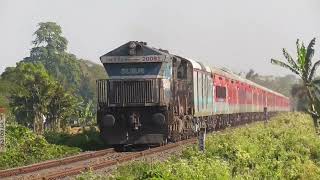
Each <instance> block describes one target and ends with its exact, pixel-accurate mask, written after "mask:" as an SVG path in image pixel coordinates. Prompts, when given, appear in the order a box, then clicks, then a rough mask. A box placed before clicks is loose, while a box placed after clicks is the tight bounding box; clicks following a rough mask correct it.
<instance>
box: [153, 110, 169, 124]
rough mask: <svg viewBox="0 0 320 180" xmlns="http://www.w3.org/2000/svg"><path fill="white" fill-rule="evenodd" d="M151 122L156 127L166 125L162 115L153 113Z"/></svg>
mask: <svg viewBox="0 0 320 180" xmlns="http://www.w3.org/2000/svg"><path fill="white" fill-rule="evenodd" d="M152 122H154V123H155V124H157V125H164V124H165V123H166V117H165V116H164V115H163V114H162V113H155V114H153V115H152Z"/></svg>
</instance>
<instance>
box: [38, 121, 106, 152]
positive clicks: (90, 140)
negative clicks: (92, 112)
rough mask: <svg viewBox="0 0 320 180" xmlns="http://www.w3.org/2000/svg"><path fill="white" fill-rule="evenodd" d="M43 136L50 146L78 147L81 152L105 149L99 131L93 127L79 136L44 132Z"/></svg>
mask: <svg viewBox="0 0 320 180" xmlns="http://www.w3.org/2000/svg"><path fill="white" fill-rule="evenodd" d="M44 136H45V138H46V140H47V141H48V142H49V143H51V144H59V145H66V146H70V147H78V148H80V149H81V150H83V151H87V150H98V149H104V148H106V146H105V143H104V142H103V141H102V140H101V138H100V133H99V131H97V130H96V128H94V127H91V128H90V129H89V130H86V129H85V130H84V131H83V132H82V133H80V134H68V133H64V132H61V133H57V132H46V133H45V135H44Z"/></svg>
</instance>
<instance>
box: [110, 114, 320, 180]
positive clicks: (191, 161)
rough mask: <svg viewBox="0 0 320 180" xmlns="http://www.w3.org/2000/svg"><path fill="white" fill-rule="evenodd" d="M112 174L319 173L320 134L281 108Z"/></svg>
mask: <svg viewBox="0 0 320 180" xmlns="http://www.w3.org/2000/svg"><path fill="white" fill-rule="evenodd" d="M111 178H112V179H253V178H256V179H320V139H319V137H318V136H317V135H316V133H315V130H314V127H313V124H312V120H311V117H310V116H308V115H306V114H303V113H283V114H280V115H278V116H276V117H274V118H273V119H272V120H271V122H269V123H268V124H267V125H264V124H263V123H262V122H259V123H254V124H251V125H246V126H242V127H239V128H235V129H227V130H226V131H223V132H221V133H216V134H212V135H209V136H208V138H207V141H206V151H205V153H200V152H199V151H198V149H197V146H193V147H190V148H187V149H186V150H185V151H183V153H182V155H181V156H180V157H174V158H171V159H169V160H167V161H165V162H154V163H151V164H148V163H144V162H140V163H132V164H130V165H127V166H123V167H120V168H119V169H118V170H117V171H116V172H115V173H114V175H113V176H112V177H111Z"/></svg>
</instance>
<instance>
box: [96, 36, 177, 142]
mask: <svg viewBox="0 0 320 180" xmlns="http://www.w3.org/2000/svg"><path fill="white" fill-rule="evenodd" d="M100 60H101V62H102V63H103V65H104V67H105V70H106V73H107V79H100V80H97V90H98V112H97V116H98V117H97V121H98V125H99V128H100V132H101V136H102V138H103V139H104V140H105V141H106V143H107V144H109V145H127V144H155V145H159V144H162V143H165V142H166V140H167V139H166V137H167V134H168V132H167V119H168V107H169V102H170V95H171V94H170V92H171V90H170V89H171V86H170V84H171V76H172V57H171V56H170V55H169V54H168V53H167V52H166V51H163V50H158V49H153V48H150V47H148V46H146V43H143V42H136V41H131V42H128V43H126V44H124V45H122V46H120V47H119V48H117V49H115V50H113V51H111V52H109V53H107V54H105V55H103V56H101V57H100Z"/></svg>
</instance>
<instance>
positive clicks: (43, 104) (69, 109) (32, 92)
mask: <svg viewBox="0 0 320 180" xmlns="http://www.w3.org/2000/svg"><path fill="white" fill-rule="evenodd" d="M2 77H3V79H6V80H7V81H10V82H11V83H12V84H14V85H15V86H14V88H11V87H10V88H11V90H10V91H11V92H10V95H9V98H10V103H9V105H10V107H11V108H12V109H11V110H12V113H13V114H14V115H15V117H16V120H17V122H18V123H19V124H22V125H24V126H26V127H29V128H30V129H33V130H34V132H37V133H39V134H40V133H43V131H44V125H46V128H47V129H53V130H59V129H60V126H62V127H65V126H66V125H65V124H66V123H67V121H66V120H68V119H70V118H72V117H73V116H75V114H76V109H75V104H76V102H77V101H78V99H77V98H76V97H74V96H73V95H72V93H71V92H70V91H65V90H64V89H63V87H62V86H61V85H60V84H59V83H57V82H56V81H54V79H53V78H52V77H51V76H49V74H48V73H47V71H46V70H45V69H44V67H43V65H42V64H30V63H19V64H18V65H17V67H16V68H12V69H10V70H7V71H6V72H4V73H3V74H2ZM43 116H45V117H46V123H43V122H44V118H43ZM61 120H62V121H61ZM63 120H64V121H63ZM60 122H62V123H60Z"/></svg>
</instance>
